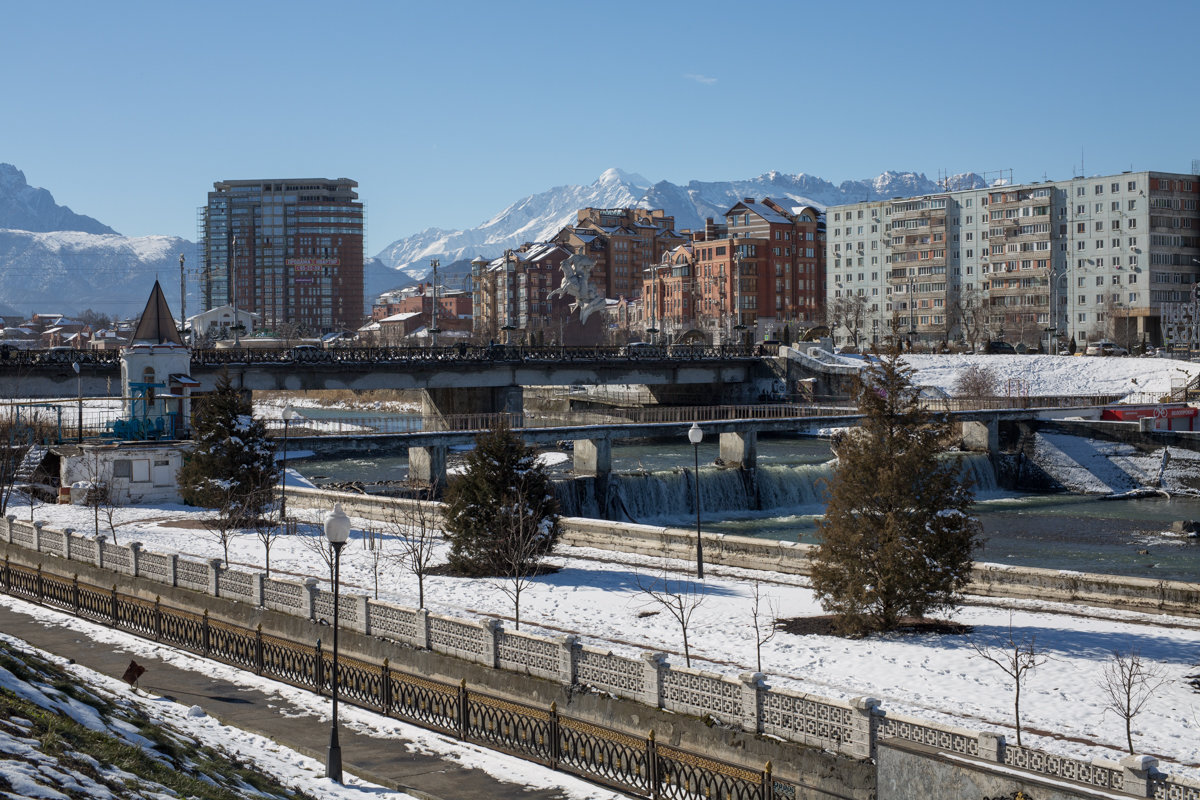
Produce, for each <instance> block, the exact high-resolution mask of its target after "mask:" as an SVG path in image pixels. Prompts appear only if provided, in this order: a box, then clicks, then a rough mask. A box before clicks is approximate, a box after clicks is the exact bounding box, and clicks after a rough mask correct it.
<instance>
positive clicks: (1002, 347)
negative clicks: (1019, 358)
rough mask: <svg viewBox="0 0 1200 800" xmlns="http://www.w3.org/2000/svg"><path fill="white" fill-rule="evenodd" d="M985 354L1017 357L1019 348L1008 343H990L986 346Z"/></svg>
mask: <svg viewBox="0 0 1200 800" xmlns="http://www.w3.org/2000/svg"><path fill="white" fill-rule="evenodd" d="M983 352H985V353H990V354H992V355H996V354H1005V355H1016V353H1017V348H1015V347H1013V346H1012V345H1011V344H1009V343H1008V342H988V343H987V344H986V345H985V346H984V349H983Z"/></svg>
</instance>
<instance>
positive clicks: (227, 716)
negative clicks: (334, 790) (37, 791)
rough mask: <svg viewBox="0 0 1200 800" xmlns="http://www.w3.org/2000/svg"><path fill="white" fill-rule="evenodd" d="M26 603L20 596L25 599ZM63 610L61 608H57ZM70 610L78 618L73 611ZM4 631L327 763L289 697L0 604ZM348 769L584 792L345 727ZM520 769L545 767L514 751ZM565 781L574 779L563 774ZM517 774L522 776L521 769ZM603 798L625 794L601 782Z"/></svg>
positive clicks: (540, 794)
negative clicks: (501, 774)
mask: <svg viewBox="0 0 1200 800" xmlns="http://www.w3.org/2000/svg"><path fill="white" fill-rule="evenodd" d="M18 605H19V603H18ZM53 613H60V612H53ZM63 616H64V617H67V618H70V619H74V618H73V617H70V615H66V614H64V615H63ZM0 630H3V631H4V632H5V633H7V634H9V635H10V636H15V637H17V638H19V639H23V640H25V641H26V642H28V643H29V644H31V645H33V646H34V647H37V648H40V649H42V650H45V651H47V652H50V653H54V654H55V655H58V656H61V657H64V658H69V659H73V660H74V661H75V663H77V664H80V665H82V666H84V667H87V668H89V669H92V670H95V671H96V672H100V673H103V674H105V675H109V676H112V677H114V678H120V677H121V675H122V674H123V673H124V672H125V670H126V668H127V667H128V666H129V662H130V660H131V659H132V658H136V659H137V662H138V663H139V664H141V665H142V666H144V667H146V674H145V675H144V676H143V677H142V679H141V681H140V682H139V686H140V688H141V689H142V690H143V691H146V692H150V693H152V694H155V695H160V696H162V697H164V698H166V699H168V700H172V701H174V702H176V703H180V704H183V705H185V706H191V705H197V706H200V707H201V708H203V709H204V711H205V712H206V713H207V714H209V715H210V716H212V717H213V718H215V719H217V720H219V721H221V722H222V723H224V724H226V725H231V726H233V727H236V728H240V729H242V730H245V731H250V732H252V733H257V734H260V735H262V736H266V737H268V738H270V739H273V740H275V741H276V742H278V743H279V744H281V745H284V746H286V747H289V748H291V749H293V750H295V751H296V752H298V753H302V754H303V755H306V756H309V757H311V758H314V759H317V760H319V761H322V762H324V760H325V755H326V747H327V745H328V742H329V723H328V721H327V720H326V721H322V720H319V719H317V718H316V717H314V716H313V715H312V713H311V712H310V711H309V710H307V709H305V708H302V707H300V706H297V705H293V704H290V703H289V702H288V701H287V700H286V699H285V698H284V697H281V696H279V695H273V694H266V693H264V692H261V691H259V690H257V689H253V688H250V687H247V686H242V685H237V684H234V683H230V682H228V681H225V680H222V679H220V678H214V677H212V676H210V675H207V674H205V673H203V672H194V671H190V670H186V669H181V668H179V667H177V666H174V665H171V664H168V663H165V662H163V661H161V660H159V659H156V658H154V657H153V656H148V655H146V654H144V653H137V654H131V653H129V652H127V651H123V650H121V649H119V648H114V647H112V646H111V645H108V644H102V643H98V642H94V641H92V640H90V639H88V638H87V636H86V635H84V634H83V633H80V632H79V631H77V630H73V629H72V628H69V627H63V626H57V625H54V626H47V625H45V624H43V623H42V622H39V621H38V620H37V619H36V618H34V617H33V616H31V615H29V614H26V613H22V612H21V611H18V610H15V609H14V608H10V607H9V606H8V605H6V604H0ZM339 737H340V740H341V742H340V743H341V747H342V764H343V769H344V770H345V772H347V773H349V774H353V775H355V776H358V777H360V778H362V779H363V780H366V781H370V782H371V783H375V784H379V785H380V786H384V787H387V788H390V789H398V790H401V791H406V792H409V793H411V794H413V795H415V796H417V797H420V798H427V799H428V800H471V798H479V799H480V800H485V799H486V800H509V798H511V799H512V800H517V799H518V798H519V799H520V800H566V798H568V797H572V796H573V797H576V798H577V797H579V794H578V793H575V794H573V795H568V794H566V793H565V792H562V791H552V790H546V789H531V788H529V787H527V786H526V785H525V784H524V783H509V782H506V781H503V780H500V779H498V778H496V777H493V776H492V775H490V774H488V773H487V772H485V771H483V770H481V769H473V768H470V767H464V766H462V765H461V764H457V763H455V762H454V761H451V760H448V759H444V758H441V757H439V756H437V755H428V754H421V753H413V752H410V751H409V750H408V749H407V748H406V747H405V744H406V741H405V740H404V739H398V738H395V737H389V738H376V737H372V736H369V735H366V734H362V733H358V732H356V731H353V730H349V729H347V728H346V727H342V729H341V731H340V734H339ZM512 761H513V766H514V773H519V772H521V771H528V770H530V769H541V768H540V767H536V766H532V765H530V764H528V763H527V762H522V761H520V760H518V759H515V758H513V759H512ZM563 778H564V780H575V779H574V778H572V777H569V776H565V775H564V776H563ZM514 780H519V778H517V777H516V775H514ZM595 796H596V797H614V796H617V797H619V796H620V795H619V794H616V793H614V792H612V791H609V790H606V789H602V788H600V787H595Z"/></svg>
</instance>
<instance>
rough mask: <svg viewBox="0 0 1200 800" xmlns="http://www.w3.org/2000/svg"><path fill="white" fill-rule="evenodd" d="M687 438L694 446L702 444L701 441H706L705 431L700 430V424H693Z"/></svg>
mask: <svg viewBox="0 0 1200 800" xmlns="http://www.w3.org/2000/svg"><path fill="white" fill-rule="evenodd" d="M687 436H688V441H689V442H691V443H692V444H700V441H701V440H702V439H704V431H703V430H702V429H701V428H700V423H699V422H693V423H692V427H690V428H688V432H687Z"/></svg>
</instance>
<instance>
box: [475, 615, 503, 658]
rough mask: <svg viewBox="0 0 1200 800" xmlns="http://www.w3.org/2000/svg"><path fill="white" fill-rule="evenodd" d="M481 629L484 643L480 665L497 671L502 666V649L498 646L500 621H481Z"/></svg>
mask: <svg viewBox="0 0 1200 800" xmlns="http://www.w3.org/2000/svg"><path fill="white" fill-rule="evenodd" d="M479 627H480V630H481V633H480V636H481V637H482V643H483V654H482V655H480V657H479V663H480V664H483V665H484V666H487V667H491V668H492V669H495V668H496V667H498V666H499V665H500V652H499V651H500V648H499V647H498V646H497V644H496V633H497V632H498V631H499V630H500V620H498V619H481V620H479Z"/></svg>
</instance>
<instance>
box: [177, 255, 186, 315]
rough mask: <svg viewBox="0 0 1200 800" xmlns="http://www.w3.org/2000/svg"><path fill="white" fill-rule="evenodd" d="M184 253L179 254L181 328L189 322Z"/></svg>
mask: <svg viewBox="0 0 1200 800" xmlns="http://www.w3.org/2000/svg"><path fill="white" fill-rule="evenodd" d="M183 261H184V258H183V253H180V254H179V329H180V331H181V332H182V331H183V327H184V325H186V324H187V278H186V277H185V276H184V272H183Z"/></svg>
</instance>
